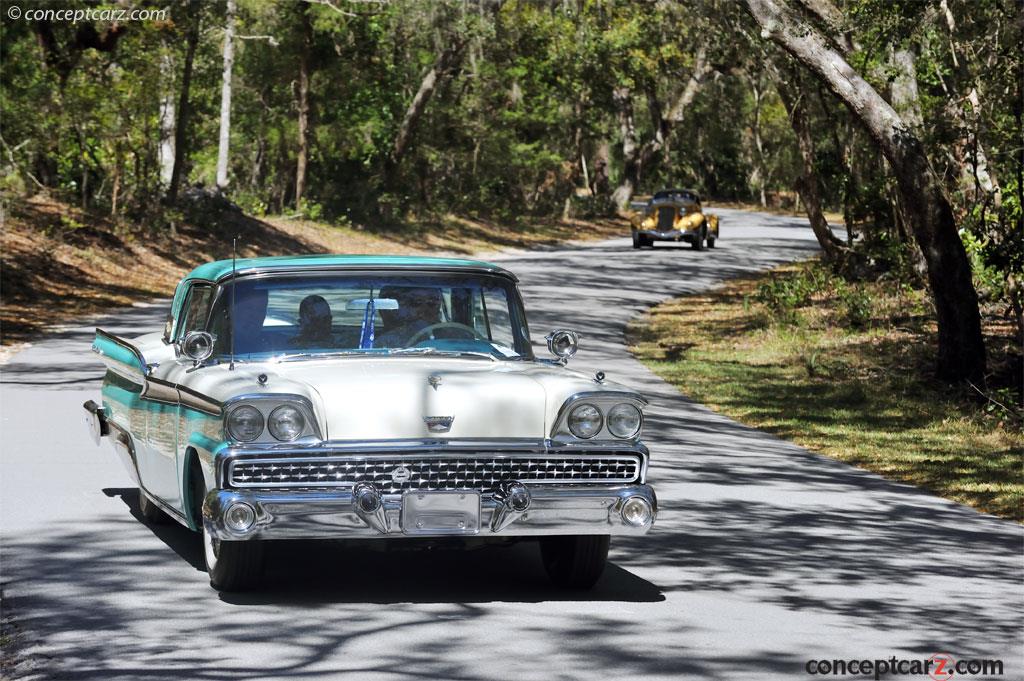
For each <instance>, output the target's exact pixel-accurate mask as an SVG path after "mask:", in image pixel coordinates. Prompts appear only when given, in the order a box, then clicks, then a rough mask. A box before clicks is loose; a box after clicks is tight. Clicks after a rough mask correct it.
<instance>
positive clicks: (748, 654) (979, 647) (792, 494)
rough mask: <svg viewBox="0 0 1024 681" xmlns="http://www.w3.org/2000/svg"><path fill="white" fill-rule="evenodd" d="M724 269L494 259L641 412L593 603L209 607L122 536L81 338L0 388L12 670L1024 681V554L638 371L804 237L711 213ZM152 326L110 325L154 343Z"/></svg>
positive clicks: (335, 565) (469, 562)
mask: <svg viewBox="0 0 1024 681" xmlns="http://www.w3.org/2000/svg"><path fill="white" fill-rule="evenodd" d="M721 213H722V215H723V220H722V225H723V238H722V239H721V240H720V241H719V242H718V246H719V248H716V249H715V250H713V251H705V252H703V253H696V252H693V251H691V250H690V249H689V248H682V249H674V248H671V247H664V248H658V249H656V250H655V251H653V252H652V251H649V250H644V251H634V250H633V249H632V248H630V246H629V244H628V241H627V240H625V239H617V240H614V241H607V242H602V243H595V244H588V245H585V246H574V247H571V248H564V249H555V250H545V251H532V252H528V253H520V254H514V255H508V256H504V257H502V258H500V260H502V261H503V263H504V264H505V265H506V266H507V267H509V268H510V269H512V270H513V271H515V272H517V273H518V274H519V275H520V277H521V279H522V286H523V289H524V292H525V294H526V298H527V306H528V312H529V313H530V319H531V325H532V329H533V334H534V336H535V337H537V338H540V337H541V336H543V335H544V333H545V332H546V331H547V330H548V329H550V328H553V327H555V326H569V327H574V328H577V329H579V330H581V331H582V332H583V333H584V334H585V337H584V346H583V351H582V352H581V354H580V355H579V357H578V358H577V359H576V360H575V361H574V362H573V366H574V367H576V368H580V369H584V370H587V371H593V370H596V369H602V370H604V371H605V372H606V373H607V374H608V376H609V377H610V378H613V379H615V380H617V381H621V382H624V383H626V384H629V385H631V386H634V387H636V388H638V389H640V390H641V391H642V392H644V393H645V394H646V395H647V396H648V397H649V398H650V400H651V407H650V410H649V418H648V421H647V429H646V431H645V440H646V441H647V443H648V445H649V446H650V448H651V451H652V453H653V456H654V460H653V465H652V468H651V471H650V480H651V482H652V483H653V484H654V485H655V487H656V489H657V491H658V495H659V498H660V502H661V513H660V515H659V517H658V523H657V525H656V526H655V529H654V530H653V531H652V532H651V534H649V535H648V536H646V537H644V538H639V539H631V540H619V541H616V542H613V545H612V548H613V552H612V564H611V565H610V567H609V569H608V571H607V572H606V573H605V576H604V577H603V578H602V580H601V582H600V583H599V584H598V586H597V588H596V589H595V590H594V591H593V592H591V593H584V594H576V593H565V592H559V591H557V590H555V589H553V588H552V587H550V586H549V585H548V584H547V581H546V578H545V576H544V574H543V572H542V570H541V568H540V565H539V559H538V558H537V556H536V555H535V553H534V551H533V549H532V547H530V546H528V545H522V546H517V547H514V548H495V549H486V550H480V551H476V552H471V553H458V552H444V551H439V552H430V553H407V552H401V553H370V554H366V553H357V552H352V551H349V550H343V549H340V548H336V547H334V546H323V545H319V546H318V545H313V546H310V545H306V544H290V545H289V544H286V545H283V546H280V547H277V548H276V550H275V551H274V553H273V554H272V556H271V563H270V566H269V580H268V584H267V586H266V588H265V589H264V590H263V591H260V592H257V593H252V594H245V595H224V596H218V594H217V593H216V592H214V591H212V590H211V589H210V588H209V586H208V585H207V581H206V578H205V575H204V574H203V573H202V572H201V571H200V566H201V561H202V558H201V554H200V550H199V545H198V541H197V539H196V537H195V536H194V535H192V534H191V533H189V532H188V531H186V530H184V529H182V528H179V527H176V526H160V527H155V526H154V527H147V526H146V525H144V524H142V523H141V522H139V520H138V517H137V516H138V509H137V502H136V495H135V491H134V490H133V489H132V488H131V485H130V482H129V478H128V476H127V474H125V473H124V472H123V471H122V470H121V468H120V465H119V464H118V463H117V461H116V460H115V455H114V454H113V451H112V450H111V449H110V447H109V445H108V444H104V445H103V447H102V448H100V449H97V448H95V447H93V445H92V443H91V442H90V441H89V439H88V436H87V433H86V430H85V426H84V425H83V423H82V409H81V404H82V402H83V401H84V400H86V399H89V398H95V397H96V395H97V393H98V385H99V377H100V375H101V370H100V365H98V363H97V362H96V361H95V359H94V357H93V356H92V354H91V353H90V352H89V351H88V348H89V343H90V340H91V327H88V328H85V327H83V328H76V329H71V330H69V331H67V332H66V333H63V334H60V335H58V336H56V337H53V338H51V339H49V340H45V341H43V342H41V343H38V344H37V345H35V346H34V347H31V348H29V349H27V350H25V351H23V352H21V353H20V354H18V355H16V356H15V357H14V358H13V359H12V360H11V362H10V363H8V364H7V365H5V366H3V367H0V372H2V374H0V382H2V385H0V409H2V430H0V447H2V459H0V533H2V579H3V591H4V609H5V612H4V616H5V617H8V616H11V615H13V616H14V618H15V621H16V623H17V629H15V633H16V645H17V647H18V648H19V651H18V654H19V656H20V659H21V662H20V664H19V669H20V670H21V671H22V672H25V671H28V672H31V673H34V674H36V675H38V676H40V677H47V678H50V677H58V678H83V679H85V678H89V679H92V678H96V679H100V678H102V679H137V678H147V679H161V678H175V679H179V678H180V679H222V678H245V679H249V678H261V679H262V678H268V679H269V678H274V679H283V678H314V679H322V678H323V679H327V678H338V677H343V676H348V677H349V678H354V679H360V680H362V679H377V678H422V679H434V678H438V679H510V678H520V679H544V680H548V679H595V678H599V677H603V678H615V679H618V678H645V679H647V678H651V679H653V678H679V677H683V676H686V677H694V678H705V679H727V680H733V679H766V678H786V679H799V678H814V677H810V676H808V675H807V673H806V672H805V669H804V667H805V664H806V662H807V661H808V660H809V659H829V660H831V659H835V658H842V659H851V658H855V659H863V658H889V657H891V656H893V655H896V656H899V657H907V658H927V657H929V656H930V655H931V654H933V653H936V652H945V653H949V654H952V655H954V656H956V657H961V658H968V657H983V658H1001V659H1002V660H1003V661H1004V664H1005V675H1004V676H1003V677H1002V678H1008V679H1020V678H1024V660H1022V653H1021V651H1022V649H1024V647H1022V615H1021V613H1022V612H1024V610H1022V606H1024V603H1022V600H1024V586H1022V578H1024V566H1022V557H1021V556H1022V539H1024V532H1022V528H1021V527H1020V526H1018V525H1016V524H1013V523H1010V522H1006V521H1001V520H997V519H995V518H992V517H989V516H984V515H981V514H979V513H977V512H975V511H973V510H971V509H969V508H965V507H962V506H958V505H955V504H952V503H949V502H947V501H944V500H941V499H938V498H936V497H933V496H931V495H929V494H926V493H924V492H921V491H919V490H917V489H915V488H913V487H909V486H905V485H899V484H895V483H892V482H888V481H886V480H883V479H882V478H879V477H878V476H875V475H872V474H869V473H865V472H863V471H860V470H857V469H855V468H851V467H849V466H846V465H843V464H840V463H837V462H835V461H831V460H828V459H825V458H821V457H818V456H815V455H813V454H809V453H808V452H806V451H805V450H803V449H800V448H799V447H796V446H794V445H792V444H789V443H786V442H783V441H780V440H778V439H776V438H773V437H771V436H768V435H765V434H762V433H759V432H757V431H754V430H750V429H748V428H745V427H742V426H740V425H737V424H735V423H733V422H731V421H729V420H728V419H725V418H722V417H720V416H717V415H715V414H712V413H710V412H709V411H707V410H705V409H703V408H702V407H700V406H698V405H695V404H693V403H692V402H690V401H688V400H687V399H686V398H685V397H683V396H681V395H680V394H679V393H677V392H676V391H675V390H674V389H673V388H671V387H670V386H669V385H667V384H665V383H664V382H662V381H661V380H660V379H658V378H657V377H655V376H654V375H652V374H651V373H650V372H648V371H647V370H646V369H645V368H644V367H643V366H642V365H641V364H639V363H638V362H636V361H635V360H633V359H632V358H631V357H630V355H629V353H628V352H627V351H626V348H625V347H624V344H623V331H624V328H625V325H626V323H627V321H628V320H629V319H630V318H631V317H633V316H634V315H636V314H637V313H639V312H640V311H641V310H643V309H644V308H645V307H647V306H649V305H651V304H653V303H655V302H658V301H660V300H663V299H665V298H667V297H670V296H674V295H679V294H682V293H686V292H690V291H696V290H700V289H703V288H707V287H709V286H713V285H715V284H716V283H718V282H720V281H722V280H723V279H726V278H729V277H733V276H736V275H739V274H743V273H746V272H750V271H753V270H757V269H763V268H766V267H769V266H772V265H775V264H778V263H781V262H785V261H789V260H794V259H798V258H804V257H808V256H810V255H812V254H813V253H814V252H815V251H816V245H815V243H814V240H813V237H812V235H811V233H810V230H809V229H808V228H807V227H806V226H805V225H804V224H803V223H802V221H798V220H793V219H787V218H779V217H771V216H765V215H758V214H750V213H736V212H731V211H725V210H723V211H721ZM162 315H163V309H162V308H161V307H155V306H154V307H142V308H135V309H132V310H128V311H125V312H122V313H119V314H117V315H115V316H114V317H112V318H110V319H107V320H103V321H102V324H103V325H104V326H105V327H109V328H111V329H113V330H115V331H120V332H128V333H133V332H134V333H141V332H143V331H147V330H151V329H156V328H159V326H160V322H161V318H162Z"/></svg>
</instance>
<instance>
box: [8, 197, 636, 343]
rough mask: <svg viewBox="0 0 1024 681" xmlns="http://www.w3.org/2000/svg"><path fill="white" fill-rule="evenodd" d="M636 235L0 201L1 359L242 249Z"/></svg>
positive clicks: (434, 250) (502, 243) (416, 246)
mask: <svg viewBox="0 0 1024 681" xmlns="http://www.w3.org/2000/svg"><path fill="white" fill-rule="evenodd" d="M628 233H629V225H628V223H627V222H626V221H624V220H596V221H584V220H559V221H550V222H537V223H533V224H529V225H526V226H511V227H510V226H506V225H501V224H497V223H494V222H488V221H485V220H470V219H466V218H460V217H456V216H448V217H445V218H442V219H439V220H435V221H432V222H424V223H419V224H415V225H405V226H403V227H401V228H395V229H393V230H389V231H384V230H381V231H371V230H369V229H358V228H355V227H350V226H334V225H328V224H324V223H319V222H314V221H311V220H304V219H289V218H286V217H276V218H275V217H268V218H262V219H255V218H252V217H248V216H245V215H242V214H240V213H232V214H228V215H224V216H223V220H222V221H221V218H218V219H217V220H216V221H215V223H214V225H213V228H211V226H210V225H207V226H206V227H205V228H199V227H196V226H193V225H189V224H187V223H186V224H182V225H181V226H180V227H179V228H178V230H177V234H176V235H171V234H170V233H169V232H168V231H162V232H155V231H151V230H146V229H143V228H139V227H137V226H134V225H131V224H125V223H116V222H113V221H111V220H110V219H109V218H107V217H105V216H97V215H93V214H87V213H83V212H82V211H81V210H79V209H77V208H75V207H73V206H69V205H68V204H65V203H61V202H58V201H55V200H52V199H48V198H45V197H41V196H40V197H34V198H32V199H30V200H27V201H22V200H15V201H11V202H8V203H5V204H4V205H2V206H0V300H2V305H0V361H2V360H3V359H4V358H5V356H9V355H10V354H12V353H13V352H14V351H16V349H17V348H18V347H19V346H20V345H21V344H23V343H25V342H29V341H31V340H32V339H34V338H36V337H38V336H39V335H40V334H41V333H44V332H45V331H46V330H47V329H52V328H55V327H59V326H60V325H61V324H63V323H67V322H69V321H71V320H74V319H78V318H81V317H85V316H90V315H94V314H99V313H104V312H107V311H109V310H112V309H114V308H117V307H122V306H125V305H131V304H132V303H134V302H140V301H145V300H147V299H151V298H155V297H160V296H168V295H170V294H171V292H172V291H173V290H174V286H175V285H176V284H177V282H178V280H179V279H180V278H181V276H182V275H183V274H184V273H185V272H187V271H188V270H190V269H191V268H192V267H194V266H195V265H196V264H198V263H201V262H204V261H207V260H213V259H217V258H225V257H230V255H231V236H234V235H236V234H237V235H238V236H240V237H241V239H240V242H241V244H242V246H241V247H240V255H244V256H255V255H282V254H293V253H394V254H417V253H431V254H434V255H445V254H448V255H468V254H473V255H477V256H482V257H486V256H487V254H488V253H491V254H493V253H495V252H497V251H500V250H504V249H517V248H530V247H536V246H541V245H546V244H558V243H564V242H566V241H570V240H588V239H602V238H608V237H612V236H622V235H624V234H628Z"/></svg>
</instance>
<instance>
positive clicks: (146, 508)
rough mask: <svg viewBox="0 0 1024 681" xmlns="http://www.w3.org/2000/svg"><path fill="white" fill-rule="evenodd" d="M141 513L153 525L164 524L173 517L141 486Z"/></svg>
mask: <svg viewBox="0 0 1024 681" xmlns="http://www.w3.org/2000/svg"><path fill="white" fill-rule="evenodd" d="M139 513H141V514H142V517H143V518H144V519H145V521H146V522H147V523H149V524H151V525H163V524H165V523H166V522H167V521H169V520H170V519H171V518H170V516H168V515H167V514H166V513H164V512H163V511H162V510H161V509H160V507H159V506H157V505H156V504H155V503H154V502H153V501H152V500H150V498H149V497H147V496H146V493H145V492H143V491H142V489H141V488H139Z"/></svg>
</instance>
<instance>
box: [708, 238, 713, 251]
mask: <svg viewBox="0 0 1024 681" xmlns="http://www.w3.org/2000/svg"><path fill="white" fill-rule="evenodd" d="M714 247H715V238H714V237H712V236H709V237H708V248H714Z"/></svg>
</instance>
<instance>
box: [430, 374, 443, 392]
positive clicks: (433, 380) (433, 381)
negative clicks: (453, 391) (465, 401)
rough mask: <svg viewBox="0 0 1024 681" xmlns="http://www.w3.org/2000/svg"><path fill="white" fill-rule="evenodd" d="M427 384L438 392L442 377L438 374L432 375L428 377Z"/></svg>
mask: <svg viewBox="0 0 1024 681" xmlns="http://www.w3.org/2000/svg"><path fill="white" fill-rule="evenodd" d="M427 383H429V384H430V387H431V388H433V389H434V390H437V386H439V385H441V377H440V376H438V375H437V374H430V375H429V376H427Z"/></svg>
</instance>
